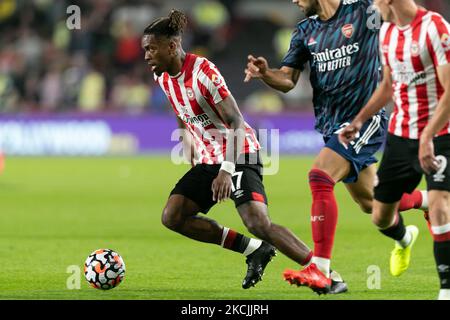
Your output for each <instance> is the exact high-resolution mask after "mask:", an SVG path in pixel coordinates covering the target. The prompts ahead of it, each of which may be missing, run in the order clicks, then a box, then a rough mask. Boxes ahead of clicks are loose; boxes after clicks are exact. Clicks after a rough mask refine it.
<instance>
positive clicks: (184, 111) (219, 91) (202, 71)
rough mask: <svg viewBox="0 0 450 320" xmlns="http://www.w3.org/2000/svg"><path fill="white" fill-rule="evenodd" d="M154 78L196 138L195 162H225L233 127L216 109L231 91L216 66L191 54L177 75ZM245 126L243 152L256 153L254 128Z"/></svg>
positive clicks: (187, 56)
mask: <svg viewBox="0 0 450 320" xmlns="http://www.w3.org/2000/svg"><path fill="white" fill-rule="evenodd" d="M155 80H156V81H157V82H158V83H159V85H160V86H161V88H162V89H163V90H164V92H165V93H166V96H167V98H168V99H169V101H170V103H171V105H172V107H173V109H174V111H175V113H176V115H177V116H178V117H179V118H180V119H181V120H182V121H183V122H184V123H185V125H186V128H187V129H188V130H189V132H190V133H191V135H192V137H193V141H194V143H195V148H196V159H195V160H194V163H195V164H197V163H206V164H220V163H222V162H223V161H224V160H225V154H226V145H227V134H228V132H229V129H230V127H229V125H228V124H227V123H226V122H225V121H224V119H222V117H221V116H220V113H219V112H218V109H217V108H218V103H220V102H221V101H222V100H224V99H226V98H227V97H228V96H230V95H231V93H230V91H229V90H228V87H227V85H226V83H225V80H224V78H223V77H222V75H221V74H220V72H219V70H218V69H217V67H216V66H215V65H214V64H213V63H212V62H210V61H209V60H208V59H206V58H204V57H200V56H197V55H194V54H190V53H188V54H186V59H185V61H184V63H183V67H182V69H181V71H180V73H179V74H178V75H176V76H173V77H172V76H170V75H169V74H168V73H167V72H164V73H163V74H162V75H161V76H159V77H157V76H156V75H155ZM245 128H246V137H245V145H244V148H243V150H242V153H255V152H256V151H257V150H259V149H260V148H261V147H260V145H259V142H258V140H257V139H256V136H255V133H254V132H253V129H252V128H251V127H250V126H249V125H248V124H247V123H245Z"/></svg>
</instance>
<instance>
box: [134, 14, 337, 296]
mask: <svg viewBox="0 0 450 320" xmlns="http://www.w3.org/2000/svg"><path fill="white" fill-rule="evenodd" d="M186 23H187V20H186V17H185V15H184V14H183V13H182V12H179V11H175V10H174V11H172V12H171V13H170V15H169V17H165V18H160V19H157V20H156V21H154V22H153V23H152V24H150V25H149V26H148V27H147V28H146V29H145V31H144V36H143V37H142V47H143V49H144V50H145V60H146V61H147V63H148V65H149V66H150V67H151V69H152V71H153V73H154V77H155V80H156V81H157V82H158V83H159V85H160V86H161V88H162V89H163V90H164V92H165V93H166V95H167V98H168V99H169V101H170V103H171V105H172V107H173V110H174V112H175V114H176V115H177V117H178V120H179V124H180V127H181V128H184V129H185V130H184V132H185V137H184V138H185V139H190V140H191V143H188V145H190V146H192V149H193V151H194V152H192V153H191V155H192V158H191V159H192V161H191V162H192V164H193V167H192V169H191V170H189V171H188V172H187V173H186V174H185V175H184V176H183V177H182V178H181V179H180V180H179V181H178V183H177V184H176V186H175V188H174V189H173V190H172V192H171V194H170V197H169V199H168V201H167V204H166V206H165V208H164V211H163V215H162V223H163V224H164V225H165V226H166V227H167V228H169V229H171V230H173V231H175V232H178V233H180V234H182V235H184V236H186V237H189V238H191V239H194V240H198V241H202V242H207V243H214V244H217V245H221V246H223V247H224V248H227V249H230V250H233V251H237V252H240V253H242V254H244V255H245V256H247V260H246V261H247V264H248V271H247V275H246V276H245V278H244V281H243V283H242V286H243V288H244V289H247V288H249V287H251V286H254V285H255V284H256V283H257V282H258V281H260V280H261V277H262V275H263V272H264V268H265V267H266V265H267V264H268V262H269V261H270V260H271V258H272V256H274V255H275V248H274V246H275V247H276V248H277V249H278V250H280V251H281V252H282V253H284V254H285V255H286V256H288V257H289V258H291V259H292V260H294V261H295V262H297V263H299V264H304V263H305V261H308V260H309V259H310V255H312V253H311V250H310V249H309V248H308V247H307V246H306V245H305V244H304V243H303V242H302V241H300V240H299V239H298V238H297V237H296V236H295V235H294V234H293V233H292V232H291V231H290V230H288V229H287V228H285V227H283V226H280V225H277V224H275V223H272V222H271V220H270V218H269V215H268V209H267V196H266V193H265V191H264V185H263V183H262V165H261V161H260V158H259V150H260V145H259V142H258V140H257V139H256V136H255V133H254V132H253V129H252V128H251V127H250V126H249V125H248V124H247V123H246V122H245V121H244V119H243V117H242V114H241V113H240V111H239V109H238V106H237V104H236V101H235V100H234V98H233V96H232V95H231V93H230V91H229V90H228V88H227V85H226V83H225V80H224V79H223V77H222V75H221V74H220V72H219V70H218V69H217V67H216V66H215V65H214V64H213V63H211V62H210V61H208V60H207V59H206V58H204V57H200V56H197V55H194V54H190V53H185V52H184V50H183V48H182V46H181V36H182V33H183V30H184V27H185V25H186ZM187 149H190V148H189V147H188V148H187ZM194 155H195V156H194ZM230 197H231V198H232V199H233V201H234V203H235V205H236V208H237V211H238V212H239V215H240V216H241V218H242V220H243V222H244V224H245V226H246V227H247V229H248V230H249V231H250V232H251V233H252V234H254V235H255V236H256V237H258V238H260V239H262V240H263V241H261V240H258V239H254V238H248V237H246V236H244V235H242V234H239V233H237V232H236V231H233V230H231V229H229V228H227V227H223V226H221V225H219V224H218V223H217V222H216V221H214V220H212V219H208V218H206V217H205V216H200V215H198V213H200V212H201V213H205V214H206V213H207V212H208V211H209V210H210V208H211V207H212V206H214V205H215V204H216V203H217V202H221V201H224V200H226V199H227V198H230ZM336 277H338V275H337V274H336ZM337 280H339V279H337ZM343 288H344V289H345V283H343V282H342V281H336V282H334V289H335V291H339V290H343Z"/></svg>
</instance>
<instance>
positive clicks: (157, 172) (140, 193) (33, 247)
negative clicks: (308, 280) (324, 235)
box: [0, 156, 438, 300]
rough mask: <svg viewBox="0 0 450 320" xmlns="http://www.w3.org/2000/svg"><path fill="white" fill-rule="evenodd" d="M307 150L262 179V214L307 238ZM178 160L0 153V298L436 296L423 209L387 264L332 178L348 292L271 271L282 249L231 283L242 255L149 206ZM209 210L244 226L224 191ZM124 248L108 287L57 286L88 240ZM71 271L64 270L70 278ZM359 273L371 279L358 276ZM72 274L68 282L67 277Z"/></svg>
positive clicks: (339, 257) (281, 260)
mask: <svg viewBox="0 0 450 320" xmlns="http://www.w3.org/2000/svg"><path fill="white" fill-rule="evenodd" d="M311 162H312V158H305V157H303V158H298V157H284V158H282V159H281V164H280V171H279V173H278V174H277V175H274V176H266V177H265V178H264V182H265V186H266V191H267V194H268V197H269V202H270V204H269V205H270V214H271V217H272V220H273V221H274V222H276V223H279V224H282V225H285V226H288V227H289V228H290V229H291V230H292V231H294V232H295V233H296V234H297V235H299V236H300V237H301V238H302V239H303V240H304V241H305V242H306V243H308V244H309V245H312V241H311V231H310V222H309V217H310V205H311V197H310V192H309V188H308V183H307V173H308V170H309V167H310V165H311ZM187 169H188V167H186V166H175V165H173V164H172V163H171V161H170V159H169V157H168V156H152V157H137V158H9V159H7V161H6V170H5V172H4V173H3V174H2V175H1V176H0V259H1V260H0V261H1V266H2V270H1V274H2V276H1V279H0V299H256V300H257V299H435V298H436V297H437V293H438V280H437V273H436V271H435V266H434V259H433V256H432V240H431V236H430V234H429V233H428V230H427V227H426V224H425V221H424V219H423V217H422V213H421V212H420V211H418V210H413V211H410V212H407V213H405V214H404V218H405V221H406V223H408V224H411V223H414V224H416V225H417V226H418V227H419V229H420V232H421V233H420V235H419V239H418V241H417V243H416V245H415V248H414V250H413V256H412V261H411V266H410V269H409V270H408V271H407V272H406V273H405V274H404V275H402V276H401V277H399V278H394V277H392V276H390V275H389V270H388V260H389V253H390V251H391V249H392V248H393V243H392V241H390V240H389V239H387V238H385V237H383V236H382V235H381V234H379V232H378V231H377V230H376V229H375V228H374V227H373V226H372V224H371V222H370V216H368V215H366V214H364V213H362V212H361V211H360V210H359V209H358V207H357V205H356V204H354V203H353V201H352V200H351V198H350V196H349V195H348V193H347V192H346V190H345V188H344V186H343V185H342V184H339V185H338V186H337V187H336V196H337V200H338V204H339V222H338V229H337V235H336V241H335V248H334V252H333V258H334V259H333V263H332V267H333V268H334V269H335V270H337V271H339V272H340V273H341V275H342V276H343V277H344V279H345V280H346V281H347V282H348V285H349V290H350V291H349V292H348V293H347V294H344V295H339V296H320V297H318V296H317V295H316V294H314V293H313V292H312V291H310V289H308V288H298V287H296V286H290V285H289V284H288V283H286V282H284V281H283V280H282V272H283V270H284V269H285V268H288V267H289V268H296V264H295V263H293V262H292V261H290V260H289V259H287V258H286V257H284V256H283V255H281V254H278V256H277V257H276V258H275V259H274V260H273V261H272V262H271V263H270V264H269V265H268V267H267V269H266V273H265V276H264V279H263V281H262V282H261V283H259V284H258V285H257V286H256V287H255V288H252V289H250V290H243V289H241V281H242V278H243V276H244V274H245V271H246V264H245V258H244V257H243V256H242V255H240V254H237V253H234V252H231V251H228V250H224V249H222V248H220V247H219V246H216V245H210V244H203V243H199V242H195V241H193V240H190V239H187V238H184V237H182V236H180V235H178V234H175V233H173V232H171V231H169V230H167V229H165V228H164V227H163V226H162V225H161V223H160V214H161V211H162V208H163V205H164V204H165V201H166V199H167V196H168V193H169V192H170V190H171V188H172V187H173V186H174V184H175V183H176V182H177V180H178V179H179V178H180V177H181V176H182V174H183V173H184V172H185V171H186V170H187ZM209 217H211V218H213V219H216V220H217V221H218V222H219V223H221V224H223V225H226V226H228V227H231V228H234V229H236V230H238V231H240V232H243V233H244V234H247V235H248V232H247V230H245V228H244V227H243V224H242V222H241V221H240V218H239V216H238V214H237V212H236V211H235V209H234V206H233V203H232V202H231V201H227V202H226V203H224V204H221V205H218V206H216V207H215V208H213V209H212V210H211V211H210V213H209ZM98 248H111V249H114V250H116V251H118V252H119V253H120V254H121V255H122V256H123V258H124V260H125V263H126V266H127V271H126V274H125V279H124V282H123V283H122V284H121V285H120V286H119V287H117V288H115V289H113V290H110V291H99V290H96V289H93V288H91V287H90V286H88V284H87V282H86V281H85V280H84V275H83V274H81V282H80V283H81V288H80V289H74V290H69V289H67V285H66V284H67V281H68V279H69V280H74V279H76V273H75V274H72V273H67V270H68V269H67V268H68V267H69V266H71V265H75V266H79V267H80V268H81V267H82V265H83V263H84V260H85V259H86V257H87V256H88V254H89V253H91V252H92V251H93V250H95V249H98ZM370 266H378V267H379V268H380V270H381V275H380V276H381V278H380V279H381V288H380V289H369V288H368V285H367V282H368V278H369V277H370V274H368V268H369V267H370ZM71 276H72V278H69V277H71ZM69 282H70V281H69ZM369 282H370V281H369ZM73 283H74V284H76V281H75V282H73Z"/></svg>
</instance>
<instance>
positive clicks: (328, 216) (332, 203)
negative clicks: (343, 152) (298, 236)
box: [309, 148, 350, 278]
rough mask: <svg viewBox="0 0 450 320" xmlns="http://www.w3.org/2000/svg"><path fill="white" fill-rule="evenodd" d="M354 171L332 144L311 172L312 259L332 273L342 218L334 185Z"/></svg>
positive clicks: (321, 153)
mask: <svg viewBox="0 0 450 320" xmlns="http://www.w3.org/2000/svg"><path fill="white" fill-rule="evenodd" d="M349 172H350V163H349V162H348V161H347V160H346V159H344V158H343V157H342V156H340V155H339V154H337V153H336V152H334V151H333V150H331V149H329V148H323V149H322V151H321V152H320V153H319V155H318V156H317V158H316V160H315V162H314V164H313V169H312V170H311V171H310V172H309V185H310V188H311V193H312V207H311V226H312V235H313V241H314V256H313V258H312V260H311V262H312V263H314V264H315V265H316V266H317V267H318V269H319V270H320V271H321V272H322V273H323V274H324V275H325V276H326V277H327V278H329V277H330V259H331V252H332V250H333V244H334V235H335V232H336V225H337V219H338V206H337V203H336V198H335V195H334V185H335V183H336V182H337V181H340V180H342V179H343V178H344V177H346V176H347V175H348V174H349Z"/></svg>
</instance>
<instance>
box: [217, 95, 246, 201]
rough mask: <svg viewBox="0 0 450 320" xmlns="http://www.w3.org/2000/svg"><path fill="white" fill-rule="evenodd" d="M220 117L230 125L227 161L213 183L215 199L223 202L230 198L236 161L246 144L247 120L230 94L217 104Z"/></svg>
mask: <svg viewBox="0 0 450 320" xmlns="http://www.w3.org/2000/svg"><path fill="white" fill-rule="evenodd" d="M216 109H217V110H218V112H219V115H220V117H221V118H222V119H223V120H224V121H225V123H226V124H227V125H228V126H229V129H228V133H227V145H226V154H225V161H224V162H223V163H222V167H221V170H219V174H218V175H217V177H216V178H215V179H214V181H213V183H212V192H213V200H214V201H218V202H221V201H223V200H226V199H228V198H230V196H231V186H232V180H231V176H232V173H231V172H233V171H234V167H235V164H236V161H237V159H238V157H239V155H240V153H241V151H242V149H243V148H244V144H245V121H244V117H243V116H242V114H241V112H240V111H239V108H238V106H237V103H236V100H235V99H234V98H233V96H232V95H231V94H230V95H229V96H228V97H226V98H225V99H224V100H222V101H220V102H219V103H217V104H216Z"/></svg>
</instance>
